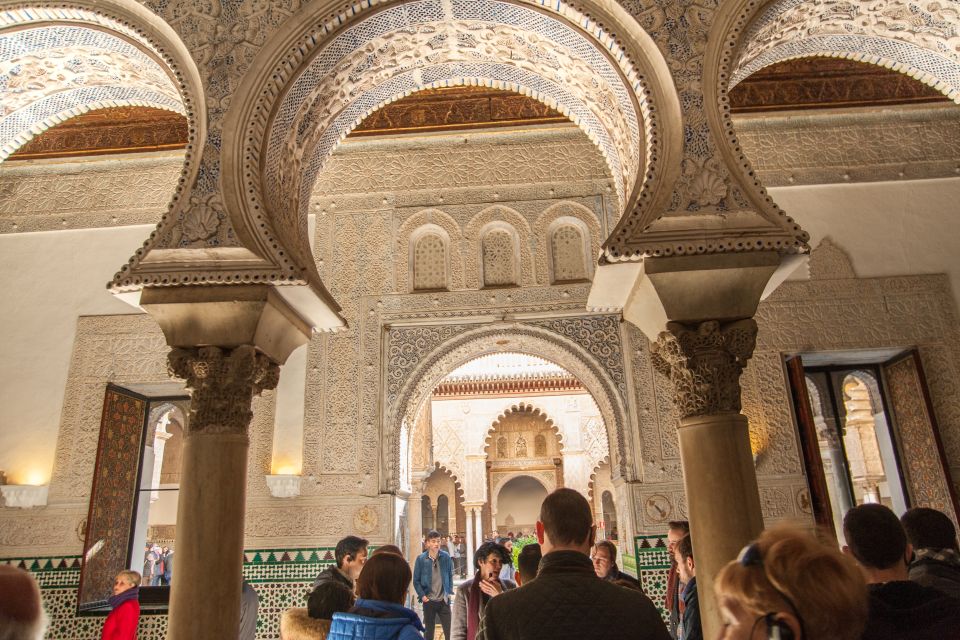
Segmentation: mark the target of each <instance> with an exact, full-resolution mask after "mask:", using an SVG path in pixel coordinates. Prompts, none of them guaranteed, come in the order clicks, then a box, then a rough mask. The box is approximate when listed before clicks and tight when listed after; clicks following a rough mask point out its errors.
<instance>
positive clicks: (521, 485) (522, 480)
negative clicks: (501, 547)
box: [495, 474, 547, 536]
mask: <svg viewBox="0 0 960 640" xmlns="http://www.w3.org/2000/svg"><path fill="white" fill-rule="evenodd" d="M546 497H547V488H546V487H545V486H544V485H543V482H541V481H540V480H538V479H537V478H534V477H533V476H528V475H526V474H522V475H517V476H514V477H513V478H511V479H510V480H508V481H507V482H506V483H504V484H503V485H502V486H501V487H500V490H499V491H498V492H497V495H496V497H495V500H496V504H497V514H496V524H497V530H498V531H501V532H502V533H503V534H504V535H506V534H508V533H514V534H515V535H518V536H521V535H530V534H531V533H533V531H534V525H535V524H536V522H537V520H538V519H539V516H540V505H541V504H543V500H544V498H546Z"/></svg>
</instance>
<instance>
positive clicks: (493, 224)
mask: <svg viewBox="0 0 960 640" xmlns="http://www.w3.org/2000/svg"><path fill="white" fill-rule="evenodd" d="M498 223H503V224H501V225H499V226H498ZM498 228H499V229H502V230H504V231H506V233H508V234H509V235H510V236H511V238H510V239H511V242H513V243H514V249H513V251H514V252H515V253H516V256H513V257H512V258H513V259H512V263H513V265H514V266H513V270H514V273H515V276H514V282H513V284H522V285H528V286H529V285H532V284H534V283H535V282H536V274H535V273H534V270H533V255H532V253H531V251H530V227H529V225H528V224H527V221H526V220H524V219H523V217H522V216H521V215H520V214H519V213H517V212H516V211H514V210H512V209H510V208H509V207H504V206H499V205H495V206H492V207H490V208H488V209H484V210H483V211H481V212H480V213H478V214H477V215H476V216H474V217H473V219H472V220H470V222H469V223H467V226H466V228H465V229H464V233H463V237H464V240H465V241H466V242H467V243H468V244H467V247H468V248H467V250H466V252H465V254H464V267H465V272H466V273H467V274H470V276H468V277H467V280H466V283H465V284H466V286H467V287H469V288H473V289H479V288H481V287H483V286H486V285H487V284H488V279H487V274H485V273H484V270H483V268H482V265H483V260H482V258H483V253H484V250H485V247H484V238H485V237H486V235H487V234H488V233H491V232H493V231H495V230H496V229H498ZM487 246H489V244H488V245H487ZM487 257H488V258H492V257H494V256H487ZM504 257H505V258H506V257H508V256H504ZM488 263H489V262H488ZM516 276H519V278H517V277H516ZM498 277H499V278H500V279H501V280H503V279H505V277H504V274H498ZM500 284H508V283H507V282H501V283H500Z"/></svg>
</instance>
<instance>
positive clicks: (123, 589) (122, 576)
mask: <svg viewBox="0 0 960 640" xmlns="http://www.w3.org/2000/svg"><path fill="white" fill-rule="evenodd" d="M139 585H140V574H139V573H137V572H136V571H121V572H120V573H118V574H117V577H116V578H115V579H114V581H113V595H112V596H110V608H111V609H113V611H111V612H110V615H108V616H107V619H106V621H105V622H104V623H103V634H102V635H101V636H100V638H101V640H136V639H137V623H138V622H139V621H140V601H139V600H138V598H139V596H140V586H139Z"/></svg>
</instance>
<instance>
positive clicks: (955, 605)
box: [863, 580, 960, 640]
mask: <svg viewBox="0 0 960 640" xmlns="http://www.w3.org/2000/svg"><path fill="white" fill-rule="evenodd" d="M958 630H960V601H957V600H954V599H953V598H951V597H950V596H948V595H945V594H944V593H942V592H940V591H937V590H936V589H932V588H930V587H924V586H922V585H919V584H917V583H915V582H911V581H910V580H895V581H893V582H886V583H883V584H872V585H870V610H869V613H868V614H867V628H866V630H865V631H864V632H863V640H944V639H946V638H956V637H957V636H958V634H960V631H958Z"/></svg>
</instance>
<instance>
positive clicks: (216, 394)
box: [167, 345, 280, 435]
mask: <svg viewBox="0 0 960 640" xmlns="http://www.w3.org/2000/svg"><path fill="white" fill-rule="evenodd" d="M167 367H168V369H169V371H170V375H172V376H176V377H178V378H183V379H184V380H185V381H186V383H187V386H188V387H189V388H190V389H192V390H193V394H192V399H191V403H190V421H189V433H198V432H202V433H226V434H237V435H245V434H246V433H247V427H248V426H249V425H250V419H251V418H252V417H253V412H252V410H251V408H250V404H251V401H252V400H253V396H254V395H259V394H260V392H262V391H263V390H265V389H273V388H275V387H276V386H277V382H278V381H279V379H280V365H278V364H277V363H275V362H273V361H272V360H270V358H268V357H267V356H265V355H263V354H262V353H259V352H258V351H257V350H256V349H255V348H254V347H252V346H250V345H241V346H239V347H235V348H233V349H221V348H219V347H196V348H189V349H181V348H176V349H172V350H171V351H170V354H169V355H168V356H167ZM189 433H188V435H189Z"/></svg>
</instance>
